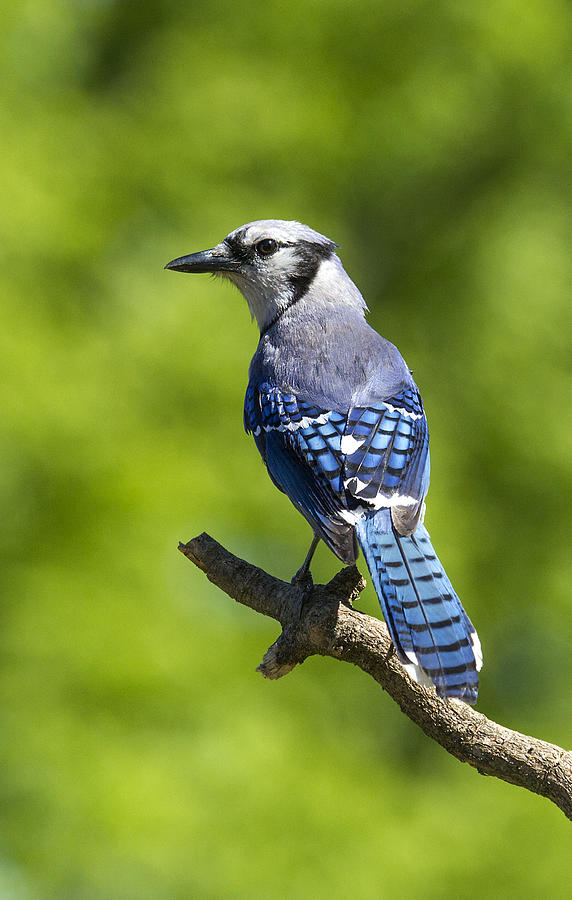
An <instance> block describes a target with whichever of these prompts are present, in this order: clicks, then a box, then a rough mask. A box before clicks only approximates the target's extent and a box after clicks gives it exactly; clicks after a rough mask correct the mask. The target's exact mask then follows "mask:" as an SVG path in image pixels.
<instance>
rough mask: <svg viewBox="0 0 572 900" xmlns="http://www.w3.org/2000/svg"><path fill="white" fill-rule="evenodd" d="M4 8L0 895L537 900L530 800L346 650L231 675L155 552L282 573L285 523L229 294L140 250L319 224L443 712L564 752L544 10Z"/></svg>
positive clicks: (267, 635)
mask: <svg viewBox="0 0 572 900" xmlns="http://www.w3.org/2000/svg"><path fill="white" fill-rule="evenodd" d="M0 15H1V19H2V23H1V26H2V27H1V29H0V47H1V54H0V75H1V77H0V96H1V100H0V129H1V132H0V133H1V135H2V142H1V146H2V163H1V171H0V190H1V196H2V205H3V215H2V217H1V221H0V229H1V232H2V238H1V250H0V254H1V259H2V265H1V268H0V279H1V282H2V326H1V329H0V365H1V367H2V377H1V386H0V391H1V404H2V417H1V422H2V424H1V426H0V427H1V429H2V442H1V467H0V485H1V503H2V510H3V515H2V520H1V528H2V541H1V552H2V565H1V567H0V578H1V580H2V603H1V607H0V609H1V613H0V616H1V621H0V636H1V637H0V648H1V657H0V659H1V665H0V727H1V730H0V735H1V740H0V799H1V810H2V812H1V816H0V842H1V843H0V897H2V898H10V900H11V898H14V900H30V898H72V900H76V898H77V900H107V898H112V900H116V898H117V900H146V898H156V900H163V898H165V900H172V898H174V900H185V898H194V897H197V898H225V897H240V898H260V897H263V896H268V897H275V898H288V900H292V898H293V900H298V898H308V897H316V898H328V900H334V898H346V897H356V898H364V900H365V898H379V897H389V896H395V897H398V898H400V900H409V898H418V897H424V898H429V900H442V898H445V900H447V898H459V900H463V898H476V897H482V896H490V897H522V896H525V897H538V896H550V897H551V898H560V897H566V898H568V897H569V896H570V890H571V888H570V884H571V881H570V878H571V875H572V873H571V869H572V864H571V855H570V847H571V843H570V823H569V822H567V821H566V819H565V818H564V816H563V815H562V814H561V813H560V812H559V811H558V810H557V809H556V807H553V806H551V805H550V804H549V803H548V801H544V800H541V799H539V798H537V797H535V796H533V795H531V794H528V793H526V792H525V791H523V790H520V789H517V788H514V787H511V786H509V785H506V784H504V783H501V782H497V781H496V780H493V779H483V778H482V777H481V776H479V775H478V774H477V773H476V772H475V771H473V770H472V769H469V768H468V767H467V766H461V765H460V764H459V763H458V762H456V761H455V760H454V759H452V758H451V757H448V756H447V755H446V754H445V752H444V751H443V750H441V749H440V748H439V747H438V746H436V745H435V744H433V743H431V742H430V741H429V740H428V739H427V738H425V736H424V735H422V734H421V732H419V731H418V730H417V729H416V728H415V726H414V725H412V724H411V723H410V722H409V721H408V720H407V719H406V718H405V717H404V716H403V715H402V714H401V713H400V712H399V710H398V709H397V707H396V706H395V705H394V704H393V703H392V701H391V700H390V699H389V698H388V697H387V696H386V695H385V694H383V693H382V691H381V690H379V689H378V688H377V686H376V685H375V684H374V683H373V682H371V681H370V680H369V679H368V678H366V677H365V676H364V675H363V674H362V673H360V672H359V671H358V670H354V669H352V668H350V667H344V666H342V665H340V664H339V663H336V662H334V661H332V660H322V659H311V660H309V661H308V662H306V663H305V664H304V666H303V667H301V668H299V669H296V670H295V671H294V672H293V673H292V674H291V675H290V676H289V677H288V678H285V679H283V681H280V682H278V683H276V684H273V683H268V682H264V681H263V680H262V679H261V678H260V677H259V676H258V675H255V673H254V668H255V666H256V664H257V663H258V662H259V661H260V659H261V655H262V653H263V652H264V650H265V649H266V647H267V646H268V644H269V643H271V642H272V640H273V639H274V638H275V637H276V634H277V630H276V627H275V625H274V624H273V623H272V622H270V621H267V620H263V619H262V618H261V617H259V616H256V615H254V614H252V613H251V612H250V611H248V610H246V609H244V608H242V607H236V606H235V605H234V604H233V603H231V602H230V601H229V600H228V599H227V598H225V597H224V596H223V595H221V594H219V593H218V592H217V590H216V589H215V588H214V587H212V586H211V585H209V584H208V583H207V582H206V581H205V579H204V577H203V576H202V575H201V574H200V573H199V572H198V571H197V570H195V569H194V568H193V567H192V566H191V565H190V564H189V563H188V562H187V561H186V560H184V559H183V558H182V557H181V556H180V555H179V554H178V553H177V541H178V540H179V539H184V540H187V539H189V538H191V537H193V536H194V535H195V534H197V533H199V532H201V531H203V530H207V531H209V532H210V533H211V534H213V535H214V536H215V537H216V538H217V539H218V540H220V541H221V542H222V543H224V544H225V545H226V546H228V547H229V548H230V549H231V550H233V551H234V552H235V553H238V554H239V555H242V556H244V557H246V558H248V559H249V560H251V561H253V562H255V563H257V564H259V565H261V566H263V567H265V568H266V569H268V570H269V571H271V572H273V573H275V574H276V575H279V576H281V577H283V578H289V577H290V576H291V575H292V573H293V572H294V571H295V570H296V569H297V567H298V566H299V564H300V562H301V560H302V558H303V554H304V553H305V551H306V549H307V545H308V541H309V528H308V526H307V525H306V524H305V523H304V521H303V520H302V519H301V517H300V516H299V515H298V514H297V513H296V512H295V510H294V509H293V508H291V507H290V505H289V503H288V502H287V500H286V499H285V498H284V497H283V496H281V495H280V494H279V493H278V492H277V491H276V490H275V489H274V488H273V487H272V485H271V483H270V481H269V479H268V478H267V477H266V475H265V472H264V469H263V466H262V464H261V462H260V460H259V458H258V455H257V452H256V450H255V448H254V445H253V443H252V441H251V440H250V439H249V438H247V437H246V435H245V434H244V433H243V431H242V399H243V392H244V387H245V384H246V372H247V366H248V362H249V359H250V357H251V355H252V353H253V350H254V348H255V345H256V340H257V333H256V329H255V327H254V326H253V325H252V324H251V323H250V321H249V316H248V311H247V308H246V305H245V303H244V301H243V300H242V298H241V297H240V296H239V294H238V293H237V292H236V291H234V289H232V288H231V287H230V286H228V285H226V284H224V283H222V282H220V281H214V280H211V279H208V278H206V277H203V278H196V279H190V278H183V277H181V276H174V275H173V274H171V273H168V272H164V271H163V268H162V267H163V265H164V264H165V263H166V262H167V261H168V260H169V259H171V258H173V257H174V256H179V255H181V254H183V253H187V252H190V251H193V250H198V249H202V248H204V247H210V246H212V245H213V244H214V243H216V242H217V241H219V240H220V239H221V238H222V237H223V236H224V235H225V234H226V233H227V232H228V231H230V230H231V229H233V228H235V227H237V226H238V225H240V224H242V223H244V222H246V221H250V220H252V219H257V218H264V217H276V218H296V219H300V220H302V221H304V222H307V223H308V224H310V225H311V226H313V227H314V228H317V229H318V230H320V231H322V232H324V233H325V234H327V235H329V236H331V237H333V238H334V239H336V240H337V241H338V242H339V243H340V244H341V246H342V249H341V251H340V252H341V255H342V258H343V260H344V263H345V264H346V266H347V268H348V270H349V271H350V273H351V274H352V276H353V277H354V279H355V280H356V282H357V284H358V285H359V286H360V288H361V289H362V290H363V292H364V294H365V296H366V298H367V299H368V303H369V306H370V308H371V315H370V321H371V323H372V324H373V325H374V326H375V327H377V328H378V329H379V330H380V331H381V332H382V333H383V334H384V335H385V336H387V337H389V338H390V339H391V340H392V341H394V342H395V343H396V344H397V345H398V346H399V347H400V349H401V351H402V352H403V354H404V356H405V357H406V359H407V361H408V363H409V365H410V366H411V367H412V368H413V369H414V372H415V376H416V378H417V381H418V383H419V385H420V387H421V390H422V392H423V395H424V399H425V402H426V407H427V411H428V415H429V421H430V425H431V431H432V458H433V480H432V488H431V492H430V496H429V511H428V516H427V522H428V525H429V528H430V530H431V532H432V536H433V538H434V542H435V544H436V546H437V547H438V549H439V553H440V555H441V557H442V558H443V560H444V562H445V564H446V567H447V570H448V572H449V574H450V576H451V578H452V580H453V582H454V583H455V585H456V586H457V589H458V591H459V593H460V595H461V597H462V599H463V602H464V604H465V606H466V608H467V610H468V611H469V613H470V615H471V617H472V618H473V620H474V621H475V623H476V624H477V626H478V629H479V632H480V636H481V639H482V643H483V647H484V653H485V668H484V670H483V673H482V690H481V695H480V700H479V709H480V710H482V711H483V712H484V713H486V714H488V715H489V716H492V717H493V718H496V719H498V720H499V721H501V722H502V723H503V724H505V725H507V726H510V727H513V728H517V729H518V730H520V731H524V732H527V733H533V734H535V735H537V736H539V737H543V738H545V739H547V740H550V741H554V742H556V743H559V744H561V745H563V746H570V744H571V743H572V722H571V706H572V702H571V696H570V685H571V682H572V659H571V654H570V646H571V643H572V603H571V591H570V582H571V578H572V562H571V557H570V539H571V527H570V521H571V517H570V495H571V489H572V484H571V465H570V460H571V456H572V452H571V451H572V421H571V416H570V412H569V402H570V396H571V394H570V389H571V384H570V382H571V354H570V335H571V329H570V287H571V285H572V254H571V246H572V168H571V157H572V9H571V6H570V4H569V3H567V2H564V0H530V2H528V3H527V4H521V3H517V2H515V0H500V2H494V3H493V2H480V3H476V4H475V3H469V2H454V0H451V2H431V3H429V2H416V3H415V2H414V3H404V2H402V0H388V2H385V0H384V2H379V0H352V2H351V3H350V2H347V0H346V2H339V0H337V2H336V0H332V2H318V0H305V2H301V0H289V2H288V3H286V2H283V0H268V2H266V3H264V4H255V5H245V4H239V3H236V2H232V0H220V2H212V3H209V4H197V3H193V2H187V3H183V2H180V0H178V2H177V0H156V2H151V0H139V2H135V0H132V2H128V0H116V2H112V0H107V2H104V0H75V2H72V0H67V2H65V0H22V2H16V3H14V4H10V5H9V4H6V5H5V6H4V8H3V11H2V13H1V14H0ZM336 568H337V566H336V560H335V559H334V557H333V556H332V555H331V554H328V552H327V551H326V550H324V549H323V548H321V549H320V551H319V553H318V557H317V562H316V566H315V576H316V577H317V578H318V579H320V580H324V579H328V578H329V577H331V575H332V574H333V573H334V572H335V571H336ZM361 608H363V609H364V610H366V611H368V612H371V613H373V614H375V615H377V614H378V610H377V604H376V600H375V597H374V596H373V594H372V593H371V590H370V589H369V588H368V591H367V592H366V594H364V595H362V600H361Z"/></svg>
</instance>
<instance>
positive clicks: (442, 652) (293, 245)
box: [165, 219, 482, 704]
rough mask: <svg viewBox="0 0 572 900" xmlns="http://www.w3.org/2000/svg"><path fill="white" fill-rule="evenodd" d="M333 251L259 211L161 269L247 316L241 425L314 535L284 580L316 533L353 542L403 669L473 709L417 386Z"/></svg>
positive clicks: (342, 546) (299, 576)
mask: <svg viewBox="0 0 572 900" xmlns="http://www.w3.org/2000/svg"><path fill="white" fill-rule="evenodd" d="M338 249H339V245H338V244H336V243H335V242H334V241H332V240H330V239H329V238H327V237H325V236H324V235H322V234H320V233H319V232H317V231H314V230H313V229H312V228H310V227H309V226H307V225H304V224H302V223H301V222H297V221H285V220H281V219H264V220H258V221H254V222H249V223H248V224H246V225H242V226H240V227H239V228H236V229H235V230H234V231H231V232H230V234H228V235H227V236H226V237H225V238H224V239H223V240H222V241H221V242H220V243H218V244H217V245H216V246H215V247H213V248H211V249H209V250H203V251H199V252H197V253H191V254H189V255H186V256H181V257H178V258H177V259H173V260H171V262H169V263H167V265H166V266H165V268H166V269H169V270H173V271H176V272H188V273H211V274H213V275H217V276H222V277H224V278H226V279H228V280H230V281H231V282H232V283H233V284H234V285H235V286H236V287H237V288H238V289H239V291H240V292H241V293H242V294H243V296H244V298H245V299H246V302H247V304H248V307H249V310H250V313H251V317H252V319H253V320H254V319H255V320H256V322H257V325H258V328H259V330H260V339H259V342H258V346H257V349H256V352H255V353H254V356H253V358H252V361H251V363H250V368H249V378H248V386H247V389H246V396H245V401H244V427H245V429H246V432H247V433H249V434H251V435H252V436H253V438H254V441H255V443H256V446H257V448H258V450H259V452H260V455H261V456H262V459H263V461H264V463H265V465H266V468H267V471H268V474H269V475H270V478H271V479H272V481H273V483H274V484H275V485H276V487H277V488H278V489H279V490H280V491H282V492H283V493H285V494H286V495H287V496H288V498H289V499H290V500H291V502H292V503H293V504H294V506H295V507H296V509H297V510H299V512H300V513H301V514H302V515H303V516H304V518H305V519H306V520H307V522H308V523H309V525H310V526H311V528H312V531H313V535H314V536H313V540H312V543H311V546H310V549H309V551H308V555H307V557H306V559H305V561H304V563H303V565H302V567H301V568H300V569H299V571H298V572H297V573H296V575H295V576H294V579H293V580H294V581H298V582H300V583H302V584H306V585H308V584H310V585H311V573H310V563H311V560H312V557H313V554H314V551H315V549H316V547H317V545H318V543H319V541H323V542H324V543H325V544H326V546H327V547H329V549H330V550H331V551H333V553H334V554H335V555H336V556H337V557H338V558H339V559H340V560H341V561H342V562H343V563H344V564H345V565H353V564H355V562H356V559H357V557H358V553H359V549H360V548H361V550H362V552H363V555H364V558H365V562H366V565H367V567H368V569H369V573H370V576H371V579H372V582H373V585H374V587H375V590H376V593H377V596H378V598H379V602H380V605H381V610H382V613H383V616H384V619H385V622H386V624H387V626H388V629H389V632H390V635H391V638H392V641H393V645H394V647H395V651H396V653H397V657H398V659H399V660H400V662H401V664H402V665H403V666H404V668H405V670H406V671H407V673H408V675H409V676H410V677H411V678H413V680H414V681H417V682H418V683H419V684H421V685H423V686H425V687H432V688H433V689H434V690H435V692H436V693H437V695H438V696H439V697H442V698H456V699H458V700H462V701H465V702H466V703H470V704H474V703H476V700H477V694H478V684H479V681H478V674H477V673H478V671H479V670H480V668H481V665H482V651H481V646H480V642H479V638H478V635H477V632H476V629H475V627H474V626H473V624H472V622H471V620H470V619H469V617H468V615H467V613H466V612H465V610H464V609H463V606H462V604H461V601H460V600H459V597H458V596H457V594H456V593H455V591H454V589H453V587H452V585H451V582H450V580H449V578H448V577H447V575H446V573H445V570H444V568H443V566H442V564H441V562H440V560H439V559H438V557H437V554H436V552H435V550H434V548H433V545H432V543H431V539H430V537H429V533H428V531H427V529H426V527H425V524H424V518H425V497H426V494H427V491H428V488H429V468H430V460H429V432H428V426H427V419H426V416H425V411H424V408H423V402H422V399H421V395H420V393H419V390H418V388H417V385H416V384H415V381H414V380H413V376H412V373H411V371H410V370H409V368H408V367H407V365H406V363H405V361H404V359H403V357H402V355H401V353H400V352H399V350H398V349H397V348H396V347H395V346H394V345H393V344H392V343H390V341H388V340H387V339H386V338H383V337H381V335H380V334H378V332H377V331H375V330H374V329H373V328H372V327H371V326H370V325H369V324H368V322H367V320H366V313H367V312H368V308H367V306H366V303H365V300H364V299H363V297H362V295H361V293H360V291H359V289H358V288H357V287H356V285H355V284H354V282H353V281H352V280H351V278H350V276H349V275H348V274H347V273H346V271H345V269H344V267H343V264H342V261H341V259H340V257H339V256H338V253H337V250H338Z"/></svg>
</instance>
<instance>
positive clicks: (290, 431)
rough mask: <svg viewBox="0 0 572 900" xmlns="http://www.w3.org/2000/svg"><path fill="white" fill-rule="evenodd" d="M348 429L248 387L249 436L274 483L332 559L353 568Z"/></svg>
mask: <svg viewBox="0 0 572 900" xmlns="http://www.w3.org/2000/svg"><path fill="white" fill-rule="evenodd" d="M345 425H346V417H345V415H343V414H341V413H337V412H332V411H331V410H323V409H320V408H318V407H317V406H315V405H314V404H311V403H307V402H305V401H303V400H300V399H299V398H297V397H296V396H295V395H294V394H290V393H286V392H283V391H280V390H279V389H278V388H276V387H275V386H273V385H270V384H267V383H262V384H260V385H258V386H252V385H249V388H248V390H247V394H246V399H245V426H246V430H247V431H250V432H252V434H253V435H254V438H255V440H256V443H257V446H258V449H259V450H260V453H261V454H262V457H263V459H264V460H265V462H266V465H267V467H268V471H269V473H270V476H271V477H272V480H273V481H274V483H275V484H276V485H277V486H278V487H279V488H280V489H281V490H282V491H284V493H286V494H287V495H288V496H289V498H290V500H291V501H292V502H293V503H294V505H295V506H296V507H297V508H298V509H299V510H300V512H301V513H302V514H303V515H304V516H305V518H306V519H307V520H308V522H309V523H310V525H311V526H312V528H313V529H314V531H315V532H316V533H317V534H319V535H320V537H321V538H322V539H323V540H324V541H325V543H326V544H327V545H328V546H329V547H330V548H331V549H332V550H333V551H334V553H336V554H337V556H339V557H340V559H342V560H344V562H354V561H355V558H356V556H357V544H356V539H355V535H354V531H353V528H352V526H351V524H349V523H348V521H347V520H346V519H345V518H344V513H347V507H346V504H345V491H344V488H343V483H342V455H341V441H342V435H343V433H344V428H345Z"/></svg>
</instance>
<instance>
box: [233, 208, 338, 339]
mask: <svg viewBox="0 0 572 900" xmlns="http://www.w3.org/2000/svg"><path fill="white" fill-rule="evenodd" d="M335 246H336V245H335V244H334V243H333V241H330V240H328V238H326V237H324V236H323V235H321V234H319V233H318V232H317V231H313V229H311V228H308V226H306V225H302V224H300V223H299V222H283V221H280V220H276V219H268V220H263V221H260V222H251V223H250V224H248V225H243V226H242V227H241V228H237V229H236V230H235V231H233V232H231V233H230V234H229V235H228V236H227V237H226V238H225V239H224V241H222V242H221V243H220V244H219V245H218V247H216V248H215V250H216V251H218V252H220V253H227V254H228V252H229V251H230V253H231V254H232V257H233V259H234V260H235V261H236V263H237V268H236V269H234V270H231V271H228V270H227V271H223V272H221V273H220V274H222V275H224V276H225V277H227V278H229V279H230V280H231V281H232V282H233V283H234V284H236V286H237V287H238V288H239V290H240V291H241V293H242V294H243V295H244V297H245V298H246V301H247V303H248V306H249V308H250V312H251V314H252V316H253V317H255V318H256V320H257V322H258V325H259V327H260V329H261V330H264V329H265V328H266V327H267V325H268V323H269V322H271V321H272V320H273V319H274V318H275V317H276V315H278V314H279V313H280V311H281V310H283V309H284V308H285V307H286V306H288V305H289V304H290V303H292V302H293V301H294V300H295V299H297V298H298V297H299V296H302V294H304V293H305V292H306V291H307V290H308V288H309V286H310V284H311V283H312V281H313V279H314V278H315V277H316V274H317V272H318V270H319V268H320V266H321V264H322V263H323V262H324V261H325V260H326V259H329V258H331V257H332V255H333V254H334V250H335Z"/></svg>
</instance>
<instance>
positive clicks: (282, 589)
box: [179, 534, 572, 819]
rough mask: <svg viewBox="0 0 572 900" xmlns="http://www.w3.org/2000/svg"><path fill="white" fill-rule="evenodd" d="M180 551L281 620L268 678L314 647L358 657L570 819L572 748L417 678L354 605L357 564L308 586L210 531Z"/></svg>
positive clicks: (433, 726)
mask: <svg viewBox="0 0 572 900" xmlns="http://www.w3.org/2000/svg"><path fill="white" fill-rule="evenodd" d="M179 550H180V551H181V552H182V553H183V554H184V555H185V556H186V557H187V559H189V560H191V562H193V563H194V564H195V565H196V566H198V568H199V569H201V570H202V571H203V572H204V573H205V574H206V576H207V578H208V579H209V581H212V582H213V584H215V585H217V587H219V588H220V589H221V590H223V591H224V592H225V593H226V594H228V595H229V597H232V598H233V599H234V600H236V601H238V602H239V603H242V604H244V605H245V606H249V607H250V608H251V609H253V610H255V611H256V612H259V613H262V614H263V615H265V616H269V617H270V618H272V619H276V620H277V621H278V622H279V623H280V625H281V626H282V633H281V635H280V636H279V638H278V639H277V640H276V641H275V642H274V644H272V646H271V647H270V648H269V649H268V650H267V652H266V653H265V655H264V659H263V660H262V662H261V664H260V665H259V666H258V671H260V672H261V673H262V675H264V677H265V678H271V679H275V678H281V677H282V676H283V675H286V674H288V672H290V671H291V670H292V669H293V668H294V666H296V665H298V664H299V663H302V662H304V660H305V659H306V658H307V657H308V656H312V655H313V654H319V655H321V656H332V657H334V659H340V660H343V661H345V662H349V663H353V665H355V666H358V667H359V668H360V669H363V671H364V672H367V674H368V675H371V677H372V678H374V679H375V680H376V681H377V682H378V683H379V684H380V685H381V686H382V688H383V689H384V690H385V691H387V693H388V694H390V695H391V697H393V699H394V700H395V701H396V703H398V705H399V706H400V708H401V710H402V711H403V712H404V713H405V714H406V715H407V716H408V717H409V718H410V719H411V720H412V721H413V722H415V723H416V724H417V725H419V727H420V728H421V729H422V730H423V731H424V732H425V734H426V735H428V736H429V737H430V738H433V740H435V741H437V742H438V743H439V744H441V746H442V747H444V748H445V750H447V751H448V752H449V753H451V754H452V755H453V756H455V757H456V758H457V759H459V760H460V761H461V762H466V763H469V765H471V766H473V767H474V768H475V769H477V770H478V771H479V772H480V773H481V774H483V775H494V776H495V777H496V778H501V779H502V780H503V781H507V782H509V783H511V784H516V785H519V786H520V787H524V788H526V789H527V790H529V791H533V792H534V793H536V794H540V795H541V796H542V797H546V798H548V799H549V800H552V802H553V803H555V804H556V805H557V806H558V807H559V808H560V809H561V810H562V812H563V813H564V814H565V815H566V816H567V817H568V818H569V819H572V752H570V751H566V750H563V749H562V748H561V747H557V746H556V745H555V744H549V743H547V742H546V741H541V740H539V739H538V738H534V737H529V736H527V735H525V734H520V733H519V732H518V731H512V730H511V729H509V728H505V727H504V726H502V725H498V724H497V723H496V722H493V721H492V720H491V719H487V717H486V716H484V715H482V713H479V712H477V711H476V710H474V709H472V708H471V707H470V706H467V705H466V704H465V703H462V702H461V701H457V700H442V699H440V698H439V697H437V696H436V694H435V693H434V692H433V691H431V690H427V689H426V688H422V687H420V686H419V685H417V684H415V683H414V682H413V681H412V680H411V679H410V678H409V676H408V675H407V674H406V672H405V670H404V669H403V667H402V666H401V664H400V663H399V661H398V659H397V657H396V655H395V653H394V652H393V645H392V642H391V638H390V637H389V633H388V631H387V627H386V626H385V624H384V623H383V622H381V621H380V620H379V619H374V618H372V617H371V616H367V615H365V614H364V613H360V612H358V611H357V610H355V609H353V607H352V603H353V601H354V600H355V599H356V598H357V596H358V595H359V593H360V591H362V590H363V588H364V587H365V581H364V579H363V578H362V576H361V575H360V573H359V572H358V570H357V568H356V567H355V566H352V567H350V568H345V569H342V570H341V571H340V572H339V573H338V574H337V575H336V576H335V577H334V578H333V579H332V580H331V581H330V582H329V584H326V585H315V586H314V587H313V588H312V590H311V591H308V590H305V589H304V588H303V587H301V586H299V585H293V584H289V583H287V582H284V581H280V579H278V578H274V577H273V576H272V575H269V574H268V573H267V572H264V571H263V570H262V569H259V568H257V567H256V566H253V565H251V564H250V563H248V562H245V561H244V560H242V559H239V558H238V557H237V556H233V554H232V553H229V552H228V550H225V548H224V547H222V546H221V545H220V544H218V543H217V542H216V541H215V540H213V538H211V537H209V535H208V534H201V535H199V536H198V537H196V538H194V539H193V540H191V541H189V542H188V543H187V544H179Z"/></svg>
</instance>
